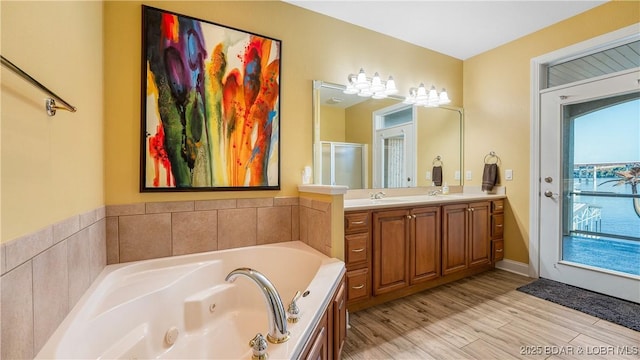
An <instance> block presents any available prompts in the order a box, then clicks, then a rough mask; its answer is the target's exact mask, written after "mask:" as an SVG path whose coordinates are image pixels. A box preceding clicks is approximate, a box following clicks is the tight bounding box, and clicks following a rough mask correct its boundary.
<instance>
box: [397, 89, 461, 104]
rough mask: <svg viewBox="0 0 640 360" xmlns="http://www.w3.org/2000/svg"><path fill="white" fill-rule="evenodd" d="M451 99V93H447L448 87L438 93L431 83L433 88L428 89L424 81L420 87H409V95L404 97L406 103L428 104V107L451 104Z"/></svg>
mask: <svg viewBox="0 0 640 360" xmlns="http://www.w3.org/2000/svg"><path fill="white" fill-rule="evenodd" d="M450 102H451V100H450V99H449V94H447V90H446V89H442V91H441V92H440V93H439V94H438V91H436V87H435V86H433V85H431V89H429V91H427V88H425V86H424V83H420V86H418V88H417V89H416V88H411V89H409V95H408V96H407V97H406V98H405V99H404V103H405V104H412V105H413V104H415V105H418V106H426V107H437V106H440V105H445V104H449V103H450Z"/></svg>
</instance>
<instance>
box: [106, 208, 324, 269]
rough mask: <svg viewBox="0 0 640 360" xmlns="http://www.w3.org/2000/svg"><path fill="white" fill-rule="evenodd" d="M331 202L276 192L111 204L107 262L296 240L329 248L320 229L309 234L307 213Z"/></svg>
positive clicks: (320, 213) (318, 247)
mask: <svg viewBox="0 0 640 360" xmlns="http://www.w3.org/2000/svg"><path fill="white" fill-rule="evenodd" d="M330 205H331V204H330V203H322V202H319V201H317V200H311V199H305V198H298V197H275V198H253V199H224V200H196V201H179V202H163V203H139V204H128V205H113V206H107V214H106V215H107V263H108V264H116V263H122V262H128V261H136V260H145V259H153V258H159V257H167V256H175V255H184V254H191V253H197V252H204V251H212V250H224V249H231V248H238V247H245V246H253V245H262V244H271V243H277V242H284V241H292V240H302V241H304V242H306V243H308V244H309V245H311V246H313V247H314V248H316V249H318V250H319V251H322V252H323V253H327V252H326V251H327V248H326V246H325V244H323V243H322V242H321V241H319V240H316V237H317V235H315V234H314V235H309V226H306V224H307V222H308V221H312V220H311V219H309V218H308V217H307V216H306V215H307V214H308V213H309V211H312V212H317V214H315V215H317V216H318V217H323V216H322V215H323V214H324V215H325V216H324V217H328V216H329V213H327V212H326V210H327V209H329V208H330ZM323 210H324V211H323ZM307 219H309V220H307ZM329 221H330V220H329ZM303 224H305V225H303ZM323 226H324V225H323ZM303 227H304V228H303ZM312 228H315V227H312ZM316 232H321V231H320V229H317V231H316ZM329 250H330V248H329Z"/></svg>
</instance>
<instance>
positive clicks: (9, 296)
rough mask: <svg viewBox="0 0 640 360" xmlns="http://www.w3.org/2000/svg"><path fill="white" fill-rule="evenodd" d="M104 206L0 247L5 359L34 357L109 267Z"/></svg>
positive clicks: (0, 325) (0, 349) (2, 348)
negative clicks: (107, 264)
mask: <svg viewBox="0 0 640 360" xmlns="http://www.w3.org/2000/svg"><path fill="white" fill-rule="evenodd" d="M105 229H106V228H105V208H104V207H100V208H97V209H94V210H91V211H88V212H86V213H83V214H79V215H75V216H72V217H70V218H68V219H65V220H63V221H61V222H58V223H56V224H53V225H50V226H47V227H45V228H44V229H41V230H39V231H36V232H35V233H32V234H29V235H25V236H22V237H20V238H17V239H14V240H11V241H9V242H6V243H3V244H2V245H1V248H0V265H1V266H0V269H1V271H2V277H1V278H0V285H1V286H0V288H1V295H0V299H1V300H0V301H1V303H0V307H1V318H0V332H1V336H0V337H1V339H2V340H1V344H2V346H1V348H0V351H1V352H0V354H1V358H2V359H23V358H26V359H30V358H33V357H34V356H35V355H36V354H37V353H38V351H39V350H40V349H41V348H42V346H43V345H44V343H45V342H46V341H47V339H49V337H50V336H51V334H52V333H53V331H54V330H55V329H56V328H57V327H58V325H59V324H60V323H61V322H62V320H63V319H64V318H65V316H67V314H68V313H69V311H70V310H71V309H72V308H73V306H74V305H75V304H76V303H77V302H78V300H79V299H80V297H81V296H82V294H83V293H84V292H85V291H86V290H87V288H89V286H90V285H91V283H92V282H93V280H95V278H96V277H97V276H98V274H100V272H101V271H102V269H103V268H104V267H105V266H106V263H107V255H106V242H105V239H106V231H105Z"/></svg>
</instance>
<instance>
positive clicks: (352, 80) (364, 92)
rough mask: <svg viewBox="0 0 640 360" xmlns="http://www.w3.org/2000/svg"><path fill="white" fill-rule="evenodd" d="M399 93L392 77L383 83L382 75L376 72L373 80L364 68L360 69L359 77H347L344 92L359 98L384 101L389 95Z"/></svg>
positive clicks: (351, 75)
mask: <svg viewBox="0 0 640 360" xmlns="http://www.w3.org/2000/svg"><path fill="white" fill-rule="evenodd" d="M397 92H398V89H397V88H396V82H395V81H394V80H393V77H392V76H389V79H388V80H387V81H382V79H380V75H379V74H378V73H377V72H376V73H375V74H374V75H373V78H369V77H367V74H366V73H365V72H364V69H362V68H360V71H359V72H358V74H357V75H354V74H349V76H347V85H346V89H345V90H344V93H345V94H357V95H358V96H362V97H372V98H374V99H384V98H386V97H387V96H388V95H391V94H395V93H397Z"/></svg>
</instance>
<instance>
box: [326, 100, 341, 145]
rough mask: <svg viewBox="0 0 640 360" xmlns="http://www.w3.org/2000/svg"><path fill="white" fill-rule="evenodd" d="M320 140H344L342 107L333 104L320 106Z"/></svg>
mask: <svg viewBox="0 0 640 360" xmlns="http://www.w3.org/2000/svg"><path fill="white" fill-rule="evenodd" d="M320 113H321V114H322V121H321V122H320V141H338V142H345V137H344V129H345V117H344V113H345V111H344V109H343V108H340V107H335V106H321V107H320Z"/></svg>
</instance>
